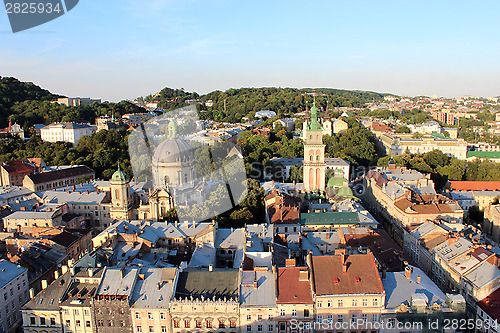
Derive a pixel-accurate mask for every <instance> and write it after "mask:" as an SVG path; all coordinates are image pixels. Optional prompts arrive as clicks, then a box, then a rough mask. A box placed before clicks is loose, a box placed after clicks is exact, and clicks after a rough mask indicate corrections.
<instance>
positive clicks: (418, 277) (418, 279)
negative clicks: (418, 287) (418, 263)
mask: <svg viewBox="0 0 500 333" xmlns="http://www.w3.org/2000/svg"><path fill="white" fill-rule="evenodd" d="M420 279H421V277H420V275H418V276H417V283H420Z"/></svg>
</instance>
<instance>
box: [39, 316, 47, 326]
mask: <svg viewBox="0 0 500 333" xmlns="http://www.w3.org/2000/svg"><path fill="white" fill-rule="evenodd" d="M40 326H47V320H46V319H45V317H40Z"/></svg>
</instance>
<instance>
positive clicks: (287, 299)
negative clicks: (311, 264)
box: [276, 267, 313, 304]
mask: <svg viewBox="0 0 500 333" xmlns="http://www.w3.org/2000/svg"><path fill="white" fill-rule="evenodd" d="M307 269H308V268H307V267H279V268H278V279H277V285H278V286H277V292H278V299H277V301H276V303H278V304H284V303H285V304H286V303H288V304H312V303H313V298H312V293H311V285H310V283H309V281H308V280H307V281H300V280H299V275H300V271H302V270H307Z"/></svg>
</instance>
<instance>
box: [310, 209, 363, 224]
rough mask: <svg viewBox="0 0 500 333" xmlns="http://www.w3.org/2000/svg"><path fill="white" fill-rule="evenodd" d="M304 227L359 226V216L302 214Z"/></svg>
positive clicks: (337, 213)
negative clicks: (326, 225)
mask: <svg viewBox="0 0 500 333" xmlns="http://www.w3.org/2000/svg"><path fill="white" fill-rule="evenodd" d="M300 224H302V225H325V224H330V225H334V224H346V225H348V224H359V218H358V214H357V213H355V212H326V213H301V214H300Z"/></svg>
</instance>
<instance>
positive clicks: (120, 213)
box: [109, 164, 132, 220]
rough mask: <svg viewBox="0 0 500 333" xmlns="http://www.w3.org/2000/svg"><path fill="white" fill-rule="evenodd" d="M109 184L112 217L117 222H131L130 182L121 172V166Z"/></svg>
mask: <svg viewBox="0 0 500 333" xmlns="http://www.w3.org/2000/svg"><path fill="white" fill-rule="evenodd" d="M109 182H110V185H111V186H110V188H111V209H110V217H111V218H112V219H116V220H130V218H131V208H132V207H131V202H130V189H129V181H128V180H127V175H126V174H125V172H123V171H122V170H121V168H120V164H118V170H117V171H115V173H114V174H113V176H112V177H111V180H110V181H109Z"/></svg>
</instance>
